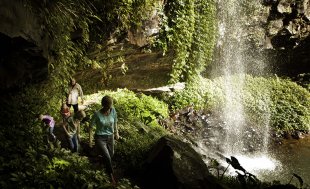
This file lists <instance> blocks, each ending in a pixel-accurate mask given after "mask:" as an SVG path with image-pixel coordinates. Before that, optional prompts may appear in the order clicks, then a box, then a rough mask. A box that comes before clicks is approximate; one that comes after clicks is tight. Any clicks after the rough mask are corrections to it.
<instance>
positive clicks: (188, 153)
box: [142, 137, 224, 189]
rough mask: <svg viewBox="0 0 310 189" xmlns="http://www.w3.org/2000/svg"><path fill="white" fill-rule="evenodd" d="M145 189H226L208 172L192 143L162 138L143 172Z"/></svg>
mask: <svg viewBox="0 0 310 189" xmlns="http://www.w3.org/2000/svg"><path fill="white" fill-rule="evenodd" d="M142 180H143V184H142V185H143V188H149V189H155V188H156V189H157V188H163V189H168V188H169V189H177V188H180V189H181V188H182V189H204V188H210V189H212V188H224V187H223V186H221V185H220V184H219V183H216V182H215V179H214V177H213V176H211V174H210V173H209V171H208V168H207V166H206V164H205V163H204V161H203V160H202V157H201V155H199V154H198V153H197V152H196V151H195V150H194V149H193V148H191V147H190V145H189V144H187V143H184V142H182V141H180V140H178V139H176V138H172V137H163V138H161V139H160V140H159V141H158V143H157V144H156V145H155V146H154V148H153V149H152V151H151V153H150V155H149V157H148V159H147V163H146V164H145V169H144V172H143V178H142Z"/></svg>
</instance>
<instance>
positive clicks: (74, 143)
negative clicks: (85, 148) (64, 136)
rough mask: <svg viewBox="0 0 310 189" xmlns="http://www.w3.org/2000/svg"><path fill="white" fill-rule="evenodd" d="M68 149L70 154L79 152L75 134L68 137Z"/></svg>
mask: <svg viewBox="0 0 310 189" xmlns="http://www.w3.org/2000/svg"><path fill="white" fill-rule="evenodd" d="M68 142H69V147H70V150H71V151H72V152H78V150H79V142H78V139H77V134H76V133H75V134H74V135H72V136H71V137H68Z"/></svg>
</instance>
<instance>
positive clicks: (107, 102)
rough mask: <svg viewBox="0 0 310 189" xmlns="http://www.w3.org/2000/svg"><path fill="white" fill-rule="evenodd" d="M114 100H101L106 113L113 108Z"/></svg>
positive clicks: (103, 98)
mask: <svg viewBox="0 0 310 189" xmlns="http://www.w3.org/2000/svg"><path fill="white" fill-rule="evenodd" d="M112 105H113V99H112V98H111V97H110V96H107V95H106V96H104V97H102V100H101V106H102V109H103V111H104V112H107V111H108V110H109V109H110V108H112Z"/></svg>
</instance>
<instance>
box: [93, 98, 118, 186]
mask: <svg viewBox="0 0 310 189" xmlns="http://www.w3.org/2000/svg"><path fill="white" fill-rule="evenodd" d="M101 106H102V108H101V109H100V110H99V111H96V112H95V113H94V114H93V116H92V119H91V123H90V128H89V145H90V147H91V146H92V129H93V127H95V137H94V138H95V146H96V148H97V149H98V150H99V152H100V153H101V154H102V155H103V160H104V163H105V167H106V171H107V173H108V174H109V175H110V176H111V180H112V184H113V185H115V184H116V182H115V179H114V176H113V168H112V157H113V155H114V144H115V142H114V139H116V140H118V139H119V134H118V128H117V113H116V110H115V108H114V107H113V99H112V98H111V97H110V96H104V97H103V98H102V100H101Z"/></svg>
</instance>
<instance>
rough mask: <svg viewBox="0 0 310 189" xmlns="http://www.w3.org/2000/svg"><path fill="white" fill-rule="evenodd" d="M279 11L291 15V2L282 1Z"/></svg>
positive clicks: (278, 7)
mask: <svg viewBox="0 0 310 189" xmlns="http://www.w3.org/2000/svg"><path fill="white" fill-rule="evenodd" d="M277 10H278V12H279V13H291V12H292V8H291V2H288V1H287V0H281V1H280V2H279V4H278V6H277Z"/></svg>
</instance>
